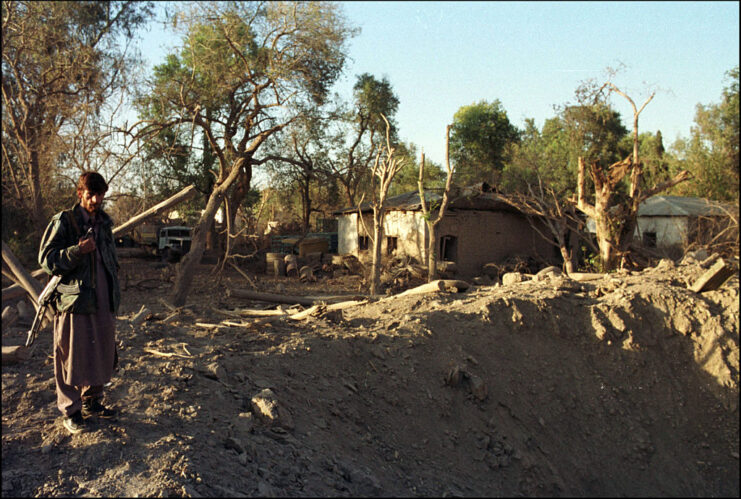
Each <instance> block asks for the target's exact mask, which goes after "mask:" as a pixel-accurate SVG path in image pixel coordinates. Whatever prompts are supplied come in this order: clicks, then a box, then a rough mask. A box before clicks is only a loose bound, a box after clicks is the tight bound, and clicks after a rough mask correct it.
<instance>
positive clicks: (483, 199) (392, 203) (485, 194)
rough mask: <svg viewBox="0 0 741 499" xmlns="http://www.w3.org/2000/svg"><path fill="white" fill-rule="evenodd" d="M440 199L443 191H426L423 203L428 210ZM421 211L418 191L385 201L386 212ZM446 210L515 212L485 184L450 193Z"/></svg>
mask: <svg viewBox="0 0 741 499" xmlns="http://www.w3.org/2000/svg"><path fill="white" fill-rule="evenodd" d="M442 198H443V189H428V190H426V191H425V201H426V202H427V207H428V209H429V207H430V205H431V204H432V203H435V202H441V201H442ZM360 209H361V210H362V211H363V212H367V211H370V210H371V209H372V208H371V205H370V203H363V204H362V205H360ZM421 209H422V205H421V203H420V200H419V191H410V192H406V193H404V194H399V195H398V196H393V197H390V198H388V199H386V211H417V210H421ZM448 209H451V210H481V211H510V212H517V210H516V209H515V208H513V207H512V206H511V205H509V204H508V203H505V202H504V201H502V199H501V198H500V197H499V195H498V194H497V193H496V189H495V188H492V187H490V186H489V185H488V184H486V183H485V182H484V183H480V184H475V185H472V186H468V187H465V188H463V189H460V190H458V192H455V193H452V192H451V194H450V204H449V205H448ZM357 211H358V207H357V206H351V207H349V208H343V209H341V210H337V211H335V212H334V214H335V215H342V214H345V213H353V212H357Z"/></svg>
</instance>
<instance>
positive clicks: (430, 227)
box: [417, 125, 453, 282]
mask: <svg viewBox="0 0 741 499" xmlns="http://www.w3.org/2000/svg"><path fill="white" fill-rule="evenodd" d="M450 129H451V125H448V126H447V127H446V128H445V166H446V168H447V169H448V176H447V178H446V179H445V190H444V191H443V199H442V202H441V203H440V208H439V209H438V212H437V218H435V220H432V215H431V213H430V211H431V210H432V209H433V208H434V205H432V203H431V206H430V208H429V209H428V208H427V201H426V200H425V188H424V185H423V182H422V180H423V179H424V171H425V153H422V159H421V161H420V163H419V181H418V182H417V185H418V187H419V202H420V205H421V206H422V216H423V217H424V219H425V222H426V224H427V232H428V237H429V238H428V240H427V282H432V281H434V280H435V279H437V235H436V228H437V225H438V224H439V223H440V221H441V220H442V219H443V217H444V216H445V210H447V208H448V203H449V201H450V184H451V181H452V179H453V169H452V168H451V166H450V155H449V149H450V147H449V146H450Z"/></svg>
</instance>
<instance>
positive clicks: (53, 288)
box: [26, 227, 93, 348]
mask: <svg viewBox="0 0 741 499" xmlns="http://www.w3.org/2000/svg"><path fill="white" fill-rule="evenodd" d="M92 236H93V228H92V227H91V228H89V229H88V230H87V232H86V233H85V237H83V239H87V238H89V237H92ZM61 281H62V276H61V275H55V276H52V278H51V279H49V282H48V283H46V286H45V287H44V289H43V290H42V291H41V293H39V300H38V302H37V305H38V306H39V308H38V309H37V310H36V316H35V317H34V318H33V324H31V329H29V330H28V336H27V337H26V348H28V347H30V346H31V345H33V342H34V341H36V336H38V334H39V329H41V323H42V322H43V320H44V316H45V315H46V309H47V308H48V307H50V306H51V304H52V301H53V298H54V297H55V295H56V293H57V286H59V283H60V282H61Z"/></svg>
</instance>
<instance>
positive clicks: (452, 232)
mask: <svg viewBox="0 0 741 499" xmlns="http://www.w3.org/2000/svg"><path fill="white" fill-rule="evenodd" d="M435 235H436V237H437V239H438V242H437V243H436V244H437V247H438V249H439V244H440V243H439V241H440V238H441V237H444V236H454V237H456V238H457V259H456V267H457V268H458V275H460V276H463V277H471V276H476V275H480V274H481V269H482V267H483V265H484V264H485V263H490V262H494V263H497V262H503V261H504V260H506V259H507V258H509V257H515V256H517V257H522V258H525V257H528V256H531V257H534V258H543V259H546V260H552V259H553V258H554V256H555V255H554V253H555V250H554V246H553V245H551V244H550V243H549V242H548V241H545V240H544V239H543V238H542V237H541V236H540V235H538V233H537V232H535V231H534V230H533V229H532V227H531V226H530V224H529V223H528V221H527V219H526V218H525V217H524V216H522V215H517V214H514V213H509V212H500V211H454V212H449V213H448V214H446V216H445V219H443V220H442V221H441V222H440V224H439V226H438V228H437V231H436V234H435Z"/></svg>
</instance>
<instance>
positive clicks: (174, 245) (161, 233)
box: [132, 223, 191, 262]
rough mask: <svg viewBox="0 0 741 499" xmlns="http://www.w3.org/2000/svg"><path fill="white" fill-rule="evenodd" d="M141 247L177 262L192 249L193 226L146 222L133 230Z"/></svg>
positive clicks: (133, 235) (135, 238) (134, 238)
mask: <svg viewBox="0 0 741 499" xmlns="http://www.w3.org/2000/svg"><path fill="white" fill-rule="evenodd" d="M132 239H133V240H134V241H135V242H136V244H137V245H138V246H140V247H144V248H146V249H147V250H148V251H149V252H150V253H152V254H153V255H155V256H158V257H160V258H162V259H163V260H166V261H170V262H177V261H178V260H180V258H181V257H182V256H183V255H184V254H186V253H187V252H188V251H189V250H190V243H191V228H190V227H186V226H184V225H161V224H153V223H144V224H142V225H140V226H139V227H137V228H136V229H134V231H132Z"/></svg>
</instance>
